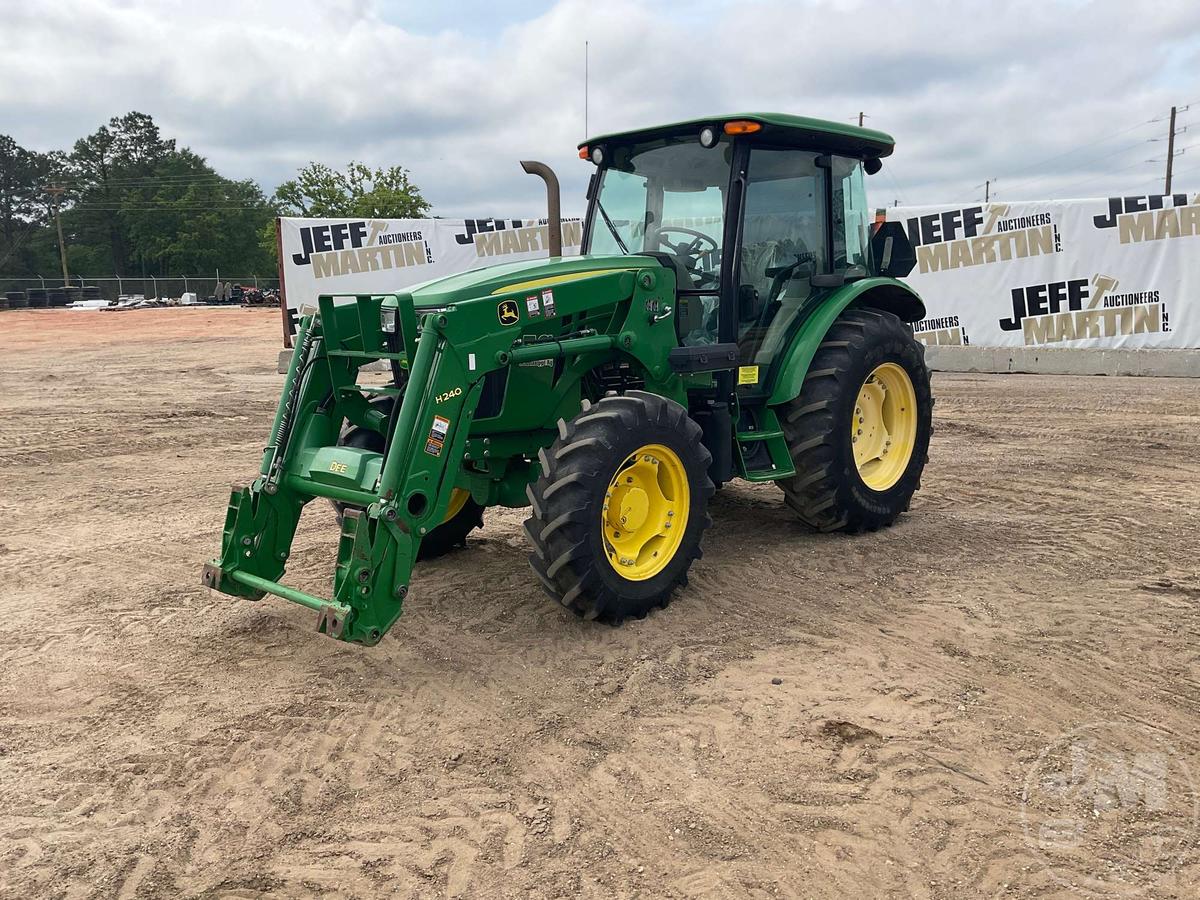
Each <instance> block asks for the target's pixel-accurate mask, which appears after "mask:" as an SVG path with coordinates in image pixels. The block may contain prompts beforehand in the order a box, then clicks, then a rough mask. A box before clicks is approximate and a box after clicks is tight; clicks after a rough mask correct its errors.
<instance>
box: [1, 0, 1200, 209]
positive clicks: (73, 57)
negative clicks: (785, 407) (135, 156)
mask: <svg viewBox="0 0 1200 900" xmlns="http://www.w3.org/2000/svg"><path fill="white" fill-rule="evenodd" d="M0 36H2V39H0V45H2V46H3V52H0V133H7V134H10V135H11V136H12V137H13V138H15V139H16V140H17V141H18V143H21V144H22V145H24V146H27V147H30V148H32V149H38V150H49V149H56V148H58V149H69V147H70V145H71V143H72V142H73V141H74V140H75V139H76V138H78V137H80V136H82V135H84V134H87V133H90V132H92V131H94V130H95V129H96V128H97V127H98V126H99V125H101V124H103V123H104V122H106V121H107V120H108V119H109V118H110V117H112V116H114V115H120V114H123V113H126V112H129V111H131V110H137V111H140V112H145V113H149V114H151V115H152V116H153V117H154V119H155V121H156V122H158V123H159V125H160V127H161V128H162V130H163V133H164V134H165V135H166V136H169V137H175V138H176V139H177V140H178V141H179V143H180V144H181V145H184V146H188V147H190V148H191V149H192V150H194V151H195V152H197V153H199V154H200V155H202V156H204V157H206V158H207V159H208V160H209V162H210V163H212V164H213V166H214V167H215V168H216V169H217V170H218V171H219V172H221V173H222V174H223V175H226V176H229V177H236V178H253V179H255V180H257V181H258V182H259V183H260V184H262V185H263V187H264V188H265V189H266V190H267V191H268V192H269V191H271V190H273V189H274V187H275V186H276V185H278V184H279V182H281V181H282V180H284V179H286V178H288V177H290V176H291V175H293V174H294V173H295V172H296V170H297V169H298V168H300V167H301V166H303V165H304V164H306V163H307V162H308V161H310V160H318V161H321V162H324V163H327V164H329V165H331V166H335V167H337V166H343V165H345V164H346V163H347V162H349V161H350V160H360V161H363V162H366V163H368V164H373V165H375V164H378V165H395V164H399V165H403V166H404V167H405V168H407V169H409V170H410V172H411V173H412V177H413V180H414V181H415V182H416V183H417V184H418V185H419V186H420V188H421V190H422V192H423V193H424V195H425V197H426V199H428V200H429V201H430V202H431V203H432V204H433V211H434V213H435V214H438V215H443V216H450V217H454V216H487V215H499V216H527V215H535V214H537V213H539V212H541V211H542V210H543V208H544V192H543V189H542V187H541V183H540V181H537V180H536V179H533V178H531V177H530V176H527V175H524V174H523V173H522V172H521V171H520V169H519V167H518V165H517V161H518V160H520V159H527V158H533V159H540V160H543V161H545V162H547V163H550V164H551V165H552V166H553V167H554V168H555V169H556V171H557V172H558V173H559V176H560V179H561V180H562V184H563V210H564V214H578V213H580V212H582V209H583V206H584V200H583V191H584V188H585V186H586V181H587V177H588V175H589V174H590V172H591V166H590V165H589V164H588V163H585V162H583V161H581V160H579V159H578V157H577V153H576V149H575V147H576V145H577V144H578V143H580V142H581V141H583V140H584V139H585V137H586V134H587V133H591V134H601V133H605V132H611V131H616V130H622V129H626V128H636V127H639V126H645V125H651V124H656V123H660V122H667V121H675V120H679V119H690V118H696V117H701V116H710V115H720V114H722V113H726V112H738V111H777V112H788V113H796V114H800V115H808V116H815V117H819V118H827V119H837V120H841V121H855V120H857V116H858V113H859V112H864V113H865V114H866V116H867V118H866V124H867V125H868V126H870V127H873V128H877V129H880V130H883V131H886V132H888V133H890V134H891V135H893V136H894V137H895V139H896V151H895V154H894V156H893V157H891V158H890V159H889V160H887V161H886V163H885V166H884V169H883V171H882V172H881V173H879V174H878V175H875V176H873V177H872V178H871V179H870V180H869V184H868V187H869V190H870V194H871V197H870V199H871V201H872V203H873V204H875V205H879V206H882V205H888V206H890V205H893V204H894V203H895V202H896V201H899V202H900V204H901V205H918V204H926V203H940V202H948V201H974V200H982V199H983V195H984V182H985V181H988V180H990V181H991V182H992V185H991V195H992V197H993V199H1001V200H1023V199H1042V198H1068V197H1096V196H1111V195H1116V194H1133V193H1149V192H1154V191H1155V190H1158V191H1161V190H1162V175H1163V170H1164V167H1165V163H1164V161H1165V157H1166V141H1165V138H1166V137H1167V130H1168V125H1167V115H1168V113H1169V110H1170V108H1171V106H1172V105H1176V106H1178V107H1180V108H1181V112H1180V113H1179V115H1178V126H1177V128H1178V129H1179V130H1181V133H1180V134H1179V135H1178V137H1177V138H1176V140H1177V149H1178V150H1182V151H1183V152H1182V155H1179V156H1177V158H1176V161H1175V169H1176V173H1177V178H1176V186H1177V187H1178V188H1182V189H1185V190H1200V2H1196V0H1141V2H1139V3H1136V4H1135V3H1132V2H1129V0H1120V2H1114V0H1097V2H1080V0H1063V2H1054V0H1039V2H1026V0H1011V2H972V0H960V2H919V0H907V2H906V0H871V2H865V3H860V2H854V0H795V2H773V0H761V2H724V0H689V2H676V0H657V2H653V3H648V2H644V0H642V2H637V0H604V2H584V0H558V2H551V0H544V2H527V3H520V2H499V0H493V2H479V0H458V2H443V3H438V2H436V0H424V2H409V0H375V2H372V0H354V2H352V0H323V2H318V0H259V2H246V3H235V2H229V0H205V2H173V0H161V2H143V0H55V2H54V3H42V2H36V3H31V2H29V0H0ZM585 41H586V42H587V45H588V72H589V77H588V89H587V92H586V93H587V103H586V131H585V102H584V98H585V90H584V43H585ZM1189 103H1190V104H1191V106H1190V109H1186V110H1184V109H1182V108H1183V107H1185V106H1187V105H1188V104H1189ZM1185 128H1186V129H1187V130H1186V131H1182V129H1185ZM1189 186H1190V187H1189Z"/></svg>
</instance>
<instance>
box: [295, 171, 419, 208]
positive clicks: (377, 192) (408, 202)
mask: <svg viewBox="0 0 1200 900" xmlns="http://www.w3.org/2000/svg"><path fill="white" fill-rule="evenodd" d="M275 201H276V202H277V203H278V204H279V207H280V209H282V210H283V214H284V215H293V216H311V217H314V218H349V217H355V218H376V219H418V218H420V217H421V216H422V215H424V214H425V213H427V212H428V211H429V209H430V205H429V202H428V201H427V200H426V199H425V198H424V197H422V196H421V190H420V188H418V187H417V186H416V185H415V184H413V183H412V181H410V180H409V177H408V171H407V170H406V169H404V168H402V167H401V166H390V167H389V168H386V169H383V168H375V169H372V168H370V167H368V166H365V165H363V164H362V163H358V162H352V163H350V165H349V166H347V167H346V171H345V172H338V171H336V170H334V169H331V168H329V166H326V165H325V164H323V163H318V162H313V163H309V164H308V165H307V166H305V167H304V168H303V169H301V170H300V171H299V173H298V174H297V175H296V177H295V178H293V179H291V180H289V181H285V182H284V183H283V184H281V185H280V186H279V188H278V190H276V191H275Z"/></svg>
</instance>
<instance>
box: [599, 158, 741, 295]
mask: <svg viewBox="0 0 1200 900" xmlns="http://www.w3.org/2000/svg"><path fill="white" fill-rule="evenodd" d="M611 154H612V156H611V161H610V162H609V164H608V165H607V167H606V168H604V169H603V171H602V174H601V177H600V186H599V195H598V197H597V199H596V209H595V215H593V216H592V222H591V231H590V233H589V242H588V247H589V252H591V253H613V254H632V253H655V252H657V253H666V254H668V255H669V256H670V257H671V258H672V261H673V262H674V264H675V270H676V275H677V277H678V281H679V287H681V288H684V289H692V290H705V291H716V289H717V286H718V284H719V283H720V264H721V236H722V234H723V229H724V225H725V190H726V188H727V187H728V185H729V167H730V161H731V159H732V156H733V145H732V143H730V142H728V141H724V142H722V143H720V144H718V145H717V146H716V147H713V148H711V149H706V148H704V147H702V146H700V143H699V142H698V141H697V140H696V137H695V136H694V135H687V136H680V137H669V138H661V139H658V140H653V141H647V142H645V143H641V144H633V145H626V146H619V147H613V148H612V150H611Z"/></svg>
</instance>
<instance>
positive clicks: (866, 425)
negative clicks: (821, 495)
mask: <svg viewBox="0 0 1200 900" xmlns="http://www.w3.org/2000/svg"><path fill="white" fill-rule="evenodd" d="M916 441H917V392H916V391H915V390H914V389H913V383H912V379H911V378H909V377H908V372H906V371H905V370H904V368H903V367H902V366H899V365H897V364H896V363H890V362H889V363H884V364H883V365H881V366H879V367H877V368H876V369H875V371H873V372H872V373H871V374H870V375H868V376H867V380H866V381H864V382H863V385H862V387H861V388H859V390H858V399H857V400H855V402H854V419H853V421H852V422H851V423H850V442H851V443H850V446H851V447H853V448H854V464H855V466H857V467H858V475H859V477H860V478H862V480H863V483H864V484H865V485H866V486H867V487H869V488H871V490H873V491H886V490H887V489H888V488H890V487H891V486H892V485H894V484H895V483H896V482H897V481H899V480H900V476H902V475H903V474H904V470H905V469H907V468H908V462H909V460H910V459H912V454H913V447H914V445H915V444H916Z"/></svg>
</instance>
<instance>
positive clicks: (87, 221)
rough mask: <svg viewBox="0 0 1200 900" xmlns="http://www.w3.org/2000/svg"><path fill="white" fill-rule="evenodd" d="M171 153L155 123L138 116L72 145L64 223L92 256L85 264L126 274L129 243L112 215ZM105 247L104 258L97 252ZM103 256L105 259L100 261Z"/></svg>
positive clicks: (119, 120) (127, 117)
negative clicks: (68, 209)
mask: <svg viewBox="0 0 1200 900" xmlns="http://www.w3.org/2000/svg"><path fill="white" fill-rule="evenodd" d="M174 152H175V141H174V140H164V139H163V137H162V135H161V133H160V132H159V128H158V126H157V125H155V124H154V120H153V119H152V118H151V117H150V116H148V115H146V114H145V113H140V112H131V113H127V114H125V115H124V116H114V117H113V118H112V119H110V120H109V122H108V124H107V125H101V126H100V127H99V128H98V129H96V131H95V132H94V133H92V134H90V135H88V136H87V137H85V138H80V139H79V140H77V141H76V142H75V147H74V149H73V150H72V152H71V155H70V156H69V157H68V171H69V175H70V184H69V186H70V193H69V195H68V198H69V199H70V200H71V202H72V205H73V209H72V210H71V213H70V215H68V216H66V217H65V218H64V224H65V225H66V226H67V227H68V228H69V229H70V230H71V232H72V234H73V235H74V236H75V237H76V241H75V243H76V245H78V246H83V247H88V248H90V249H91V250H92V251H93V252H92V253H91V254H88V255H89V256H92V257H96V256H99V257H100V258H91V259H86V260H85V264H86V265H87V266H88V267H89V268H91V267H95V268H97V269H100V270H101V271H104V270H108V271H116V272H120V273H125V272H128V271H129V270H130V263H131V259H130V252H129V245H128V243H127V242H126V240H125V237H126V236H125V234H124V231H123V229H122V228H121V222H120V219H119V218H118V216H117V213H118V212H119V211H120V210H121V206H122V200H123V199H124V197H125V195H126V194H127V193H129V192H130V191H131V190H134V189H136V188H138V187H139V186H144V185H146V184H149V183H150V179H152V178H153V177H154V174H155V172H156V170H157V169H158V167H159V166H160V164H161V163H162V162H163V160H164V159H165V158H166V157H168V156H169V155H170V154H172V153H174ZM104 245H107V250H108V253H107V254H103V252H100V253H96V251H101V248H102V247H104ZM105 255H106V256H107V259H105V258H103V257H104V256H105Z"/></svg>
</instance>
